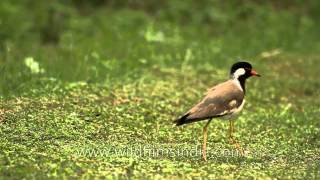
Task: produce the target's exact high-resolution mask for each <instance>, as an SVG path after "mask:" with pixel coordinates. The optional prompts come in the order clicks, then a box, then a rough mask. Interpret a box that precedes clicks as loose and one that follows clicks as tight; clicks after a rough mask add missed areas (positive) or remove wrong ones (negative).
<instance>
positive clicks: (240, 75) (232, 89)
mask: <svg viewBox="0 0 320 180" xmlns="http://www.w3.org/2000/svg"><path fill="white" fill-rule="evenodd" d="M253 76H257V77H260V74H258V73H257V72H256V71H255V70H253V69H252V65H251V64H250V63H249V62H246V61H239V62H236V63H234V64H233V65H232V66H231V69H230V78H229V80H227V81H225V82H222V83H220V84H218V85H216V86H214V87H212V88H210V89H209V90H208V91H207V93H206V95H205V97H204V98H203V99H202V100H201V101H200V102H199V103H198V104H196V105H195V106H193V107H192V108H191V109H190V110H189V111H187V112H186V113H184V114H183V115H182V116H181V117H180V118H178V119H176V120H175V121H174V123H175V124H176V126H181V125H185V124H190V123H194V122H198V121H202V120H207V122H206V124H205V126H204V127H203V144H202V158H203V160H204V161H207V157H206V147H207V128H208V125H209V124H210V122H211V121H212V120H213V119H214V118H223V119H227V120H229V122H230V123H229V140H230V143H231V144H233V145H234V146H235V148H236V149H237V150H238V151H239V152H240V154H241V155H244V151H243V149H242V148H241V146H240V144H239V143H238V142H237V141H236V140H235V138H234V136H233V133H234V130H235V129H234V120H235V119H236V117H237V115H238V114H239V112H240V111H241V110H242V108H243V106H244V104H245V94H246V87H245V83H246V80H247V79H248V78H250V77H253Z"/></svg>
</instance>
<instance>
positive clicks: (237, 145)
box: [230, 137, 245, 156]
mask: <svg viewBox="0 0 320 180" xmlns="http://www.w3.org/2000/svg"><path fill="white" fill-rule="evenodd" d="M230 143H231V144H233V145H234V146H235V148H236V149H237V151H238V152H239V153H240V155H241V156H245V151H244V149H243V148H242V147H241V145H240V144H239V143H238V142H237V141H236V140H235V139H234V138H233V137H230Z"/></svg>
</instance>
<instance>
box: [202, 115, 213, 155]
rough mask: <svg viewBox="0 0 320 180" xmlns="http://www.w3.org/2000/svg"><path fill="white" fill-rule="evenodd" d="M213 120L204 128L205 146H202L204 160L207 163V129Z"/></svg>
mask: <svg viewBox="0 0 320 180" xmlns="http://www.w3.org/2000/svg"><path fill="white" fill-rule="evenodd" d="M211 120H212V119H210V120H209V121H208V122H207V124H206V125H205V126H204V127H203V144H202V158H203V160H205V161H207V127H208V125H209V123H210V122H211Z"/></svg>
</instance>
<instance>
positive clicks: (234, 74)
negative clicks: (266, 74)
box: [233, 68, 246, 79]
mask: <svg viewBox="0 0 320 180" xmlns="http://www.w3.org/2000/svg"><path fill="white" fill-rule="evenodd" d="M245 73H246V70H244V69H243V68H239V69H237V70H236V72H234V73H233V78H234V79H238V77H240V76H242V75H244V74H245Z"/></svg>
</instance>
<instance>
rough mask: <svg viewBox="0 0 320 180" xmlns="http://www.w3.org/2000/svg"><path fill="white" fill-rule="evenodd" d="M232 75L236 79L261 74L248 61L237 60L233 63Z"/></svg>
mask: <svg viewBox="0 0 320 180" xmlns="http://www.w3.org/2000/svg"><path fill="white" fill-rule="evenodd" d="M230 76H231V77H232V78H236V79H247V78H249V77H251V76H260V75H259V74H258V73H257V72H256V71H255V70H253V69H252V66H251V64H250V63H248V62H237V63H235V64H233V65H232V67H231V70H230Z"/></svg>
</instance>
